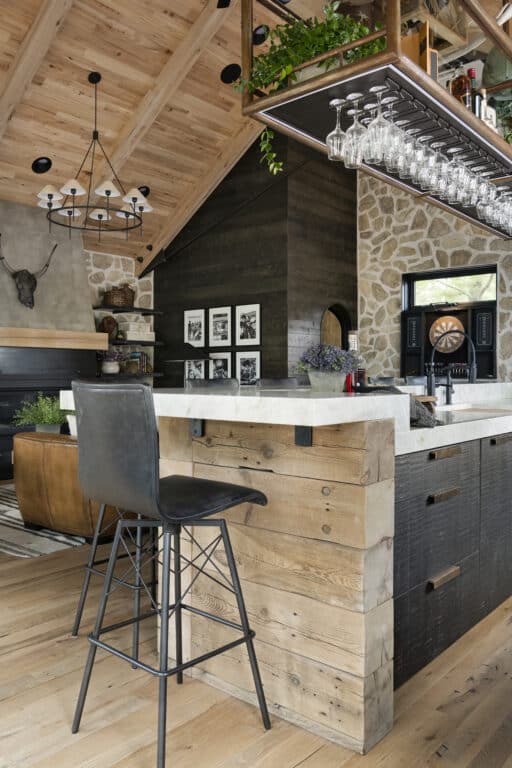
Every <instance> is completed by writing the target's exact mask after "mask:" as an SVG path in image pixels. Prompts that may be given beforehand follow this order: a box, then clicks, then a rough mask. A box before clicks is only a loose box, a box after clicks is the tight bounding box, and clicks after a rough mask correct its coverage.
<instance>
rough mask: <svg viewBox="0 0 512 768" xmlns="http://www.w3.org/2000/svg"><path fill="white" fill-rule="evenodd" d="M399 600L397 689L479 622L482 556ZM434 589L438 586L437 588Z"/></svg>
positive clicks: (420, 586) (470, 560)
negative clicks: (479, 564) (479, 584)
mask: <svg viewBox="0 0 512 768" xmlns="http://www.w3.org/2000/svg"><path fill="white" fill-rule="evenodd" d="M445 573H446V578H447V580H446V581H445V582H444V583H443V579H442V578H438V579H436V577H442V575H443V574H442V573H438V574H432V580H427V581H425V582H424V583H422V584H420V585H418V586H417V587H415V588H414V589H411V590H410V591H409V592H407V593H406V594H404V595H402V596H401V597H399V598H398V599H396V600H395V605H394V608H395V659H394V683H395V688H398V687H399V686H400V685H402V684H403V683H405V681H406V680H408V679H409V678H410V677H412V676H413V675H414V674H415V673H416V672H418V671H419V670H420V669H422V667H424V666H425V665H426V664H428V663H429V662H430V661H432V659H435V658H436V656H439V654H440V653H441V652H442V651H444V650H445V648H448V646H449V645H451V644H452V643H454V642H455V640H457V639H458V638H459V637H461V635H463V634H464V633H465V632H467V631H468V629H470V627H472V626H473V625H474V624H476V622H477V621H478V599H477V598H478V576H479V568H478V552H475V553H473V554H472V555H471V556H470V557H467V558H465V559H464V560H462V561H461V562H460V563H458V564H456V565H453V566H451V567H450V568H447V569H446V571H445ZM434 585H436V586H435V587H434Z"/></svg>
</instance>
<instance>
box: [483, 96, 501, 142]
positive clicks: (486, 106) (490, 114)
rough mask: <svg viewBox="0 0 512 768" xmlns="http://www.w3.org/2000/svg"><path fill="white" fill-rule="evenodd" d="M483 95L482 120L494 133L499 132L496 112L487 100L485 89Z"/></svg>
mask: <svg viewBox="0 0 512 768" xmlns="http://www.w3.org/2000/svg"><path fill="white" fill-rule="evenodd" d="M481 93H482V98H483V105H482V120H483V121H484V123H486V124H487V125H488V126H489V128H492V129H493V131H498V121H497V117H496V110H495V108H494V107H493V106H492V105H491V104H490V103H489V101H488V100H487V91H486V89H485V88H482V89H481Z"/></svg>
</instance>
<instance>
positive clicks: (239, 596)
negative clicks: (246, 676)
mask: <svg viewBox="0 0 512 768" xmlns="http://www.w3.org/2000/svg"><path fill="white" fill-rule="evenodd" d="M220 530H221V533H222V541H223V543H224V551H225V553H226V558H227V561H228V566H229V572H230V574H231V582H232V584H233V588H234V590H235V596H236V601H237V604H238V612H239V613H240V621H241V624H242V627H243V630H244V635H245V636H246V645H247V653H248V655H249V662H250V664H251V671H252V676H253V679H254V687H255V688H256V696H257V697H258V704H259V706H260V712H261V719H262V720H263V725H264V726H265V729H266V730H267V731H268V730H270V727H271V726H270V717H269V715H268V709H267V702H266V700H265V694H264V692H263V684H262V682H261V676H260V670H259V667H258V661H257V659H256V653H255V651H254V643H253V636H254V633H253V632H252V631H251V628H250V626H249V619H248V618H247V610H246V608H245V601H244V596H243V593H242V587H241V584H240V579H239V577H238V570H237V567H236V562H235V558H234V555H233V549H232V547H231V540H230V538H229V533H228V527H227V525H226V521H225V520H221V521H220Z"/></svg>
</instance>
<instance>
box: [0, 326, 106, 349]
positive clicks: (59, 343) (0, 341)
mask: <svg viewBox="0 0 512 768" xmlns="http://www.w3.org/2000/svg"><path fill="white" fill-rule="evenodd" d="M0 347H36V348H48V349H94V350H96V351H98V350H106V349H108V335H107V334H106V333H97V332H93V331H56V330H53V329H51V328H0Z"/></svg>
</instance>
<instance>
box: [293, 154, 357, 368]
mask: <svg viewBox="0 0 512 768" xmlns="http://www.w3.org/2000/svg"><path fill="white" fill-rule="evenodd" d="M296 155H303V147H302V145H299V144H296V143H295V142H290V145H289V148H288V161H289V162H290V161H292V162H293V161H294V158H295V156H296ZM308 155H309V156H308V160H307V162H306V163H305V164H304V165H302V166H301V167H300V168H298V170H297V171H296V172H295V173H294V174H292V175H291V176H290V178H289V180H288V361H289V365H291V366H293V365H294V364H295V363H296V362H297V360H298V359H299V357H300V355H301V353H302V352H303V351H304V349H306V348H307V347H308V346H310V345H311V344H315V343H317V342H318V341H320V326H321V322H322V315H323V312H324V310H325V309H327V308H328V307H329V306H331V305H333V304H341V305H342V306H343V307H345V309H346V310H347V312H348V314H349V316H350V318H351V327H352V328H356V327H357V231H356V216H357V181H356V173H355V171H348V170H346V169H345V168H344V167H343V165H342V164H340V163H331V162H330V161H329V160H327V159H326V158H325V157H323V156H322V155H319V154H318V153H317V152H313V151H311V150H309V151H308Z"/></svg>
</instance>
